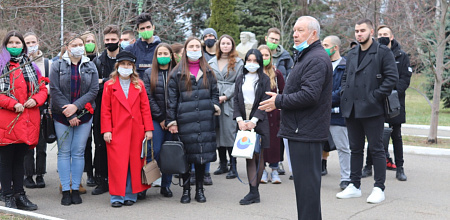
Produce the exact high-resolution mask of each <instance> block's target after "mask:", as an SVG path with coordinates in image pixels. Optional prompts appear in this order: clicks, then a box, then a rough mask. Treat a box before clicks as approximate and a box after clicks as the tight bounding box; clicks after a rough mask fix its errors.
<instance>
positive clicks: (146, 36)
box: [139, 30, 153, 40]
mask: <svg viewBox="0 0 450 220" xmlns="http://www.w3.org/2000/svg"><path fill="white" fill-rule="evenodd" d="M139 35H140V36H141V37H142V38H144V39H145V40H148V39H150V38H152V37H153V30H151V31H142V32H140V33H139Z"/></svg>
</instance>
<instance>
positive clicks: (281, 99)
mask: <svg viewBox="0 0 450 220" xmlns="http://www.w3.org/2000/svg"><path fill="white" fill-rule="evenodd" d="M294 62H295V64H294V67H293V69H292V71H291V73H290V74H289V76H288V78H287V79H286V85H285V87H284V91H283V94H281V95H278V96H277V98H276V99H275V105H276V107H277V108H279V109H281V126H280V131H279V132H278V136H279V137H283V138H287V139H289V140H294V141H302V142H322V141H326V140H328V133H329V132H328V131H329V129H330V118H331V89H332V80H333V79H332V78H333V67H332V65H331V60H330V57H329V56H328V54H327V53H326V52H325V49H323V47H322V45H321V44H320V40H317V41H315V42H314V43H312V44H311V45H310V46H309V47H308V48H306V49H304V50H303V51H302V52H301V53H299V54H297V55H296V58H295V59H294Z"/></svg>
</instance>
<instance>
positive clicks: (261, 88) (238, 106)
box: [233, 73, 270, 148]
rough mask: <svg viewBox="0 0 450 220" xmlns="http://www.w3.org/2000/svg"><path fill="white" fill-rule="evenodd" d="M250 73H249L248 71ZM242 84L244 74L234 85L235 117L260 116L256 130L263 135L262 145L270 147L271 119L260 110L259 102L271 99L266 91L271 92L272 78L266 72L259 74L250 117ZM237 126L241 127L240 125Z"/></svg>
mask: <svg viewBox="0 0 450 220" xmlns="http://www.w3.org/2000/svg"><path fill="white" fill-rule="evenodd" d="M247 74H249V73H247ZM242 84H244V75H243V74H241V75H239V76H238V78H237V79H236V82H235V87H234V94H235V97H234V112H233V119H236V118H237V117H242V119H244V120H250V119H251V118H252V117H256V118H258V119H259V120H258V123H256V127H255V132H256V133H258V134H259V135H261V147H262V148H269V147H270V127H269V119H268V117H267V113H266V112H265V111H262V110H259V109H258V107H259V103H260V102H262V101H264V100H267V99H269V98H270V97H269V96H268V95H266V92H270V79H269V77H268V76H267V75H266V74H264V73H263V74H260V75H259V82H258V85H257V87H256V91H255V101H254V102H253V107H252V111H251V112H250V118H246V114H245V104H244V95H243V93H242ZM236 127H237V128H239V126H237V124H236Z"/></svg>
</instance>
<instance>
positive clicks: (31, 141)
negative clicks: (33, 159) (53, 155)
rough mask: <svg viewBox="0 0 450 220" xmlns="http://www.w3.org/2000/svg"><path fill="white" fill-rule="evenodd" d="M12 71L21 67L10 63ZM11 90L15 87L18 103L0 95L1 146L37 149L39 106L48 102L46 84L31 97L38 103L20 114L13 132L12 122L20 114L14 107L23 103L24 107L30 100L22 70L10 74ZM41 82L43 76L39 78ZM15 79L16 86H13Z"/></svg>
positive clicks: (14, 92)
mask: <svg viewBox="0 0 450 220" xmlns="http://www.w3.org/2000/svg"><path fill="white" fill-rule="evenodd" d="M10 64H11V65H10V69H14V68H16V67H19V64H18V63H13V62H11V63H10ZM9 78H10V88H11V87H13V86H14V90H13V91H12V94H14V96H15V97H16V98H17V100H18V102H17V101H16V100H14V99H13V98H11V97H9V96H6V95H4V94H0V146H6V145H10V144H23V143H24V144H27V145H30V146H31V147H35V146H36V144H37V143H38V140H39V129H40V124H41V116H40V113H39V106H41V105H43V104H44V103H45V100H47V93H48V92H47V88H46V87H45V85H44V83H41V84H40V86H39V91H38V92H37V93H36V94H34V95H33V96H31V98H32V99H34V100H35V101H36V103H37V105H36V106H35V107H33V108H25V109H24V111H23V112H22V114H20V116H19V119H18V120H17V122H16V124H15V125H14V128H13V129H12V130H11V127H12V125H10V124H11V122H12V121H13V120H15V118H16V117H17V115H18V114H19V113H16V110H15V109H14V105H16V104H17V103H21V104H22V105H23V104H25V102H26V101H27V100H28V97H30V95H31V91H29V92H27V83H26V82H25V79H24V77H23V74H22V70H21V69H17V70H16V71H14V72H13V73H10V77H9ZM38 78H39V80H40V78H41V76H38ZM13 79H15V80H14V85H13Z"/></svg>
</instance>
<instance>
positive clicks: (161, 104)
mask: <svg viewBox="0 0 450 220" xmlns="http://www.w3.org/2000/svg"><path fill="white" fill-rule="evenodd" d="M151 73H152V68H151V67H150V68H148V69H147V70H145V72H144V76H143V79H142V80H143V81H144V85H145V90H146V91H147V96H148V101H149V102H150V109H151V111H152V118H153V120H156V121H157V122H158V123H161V122H162V121H164V120H166V86H167V85H166V84H167V77H168V70H158V82H156V87H155V92H152V91H151V89H150V88H151V87H150V82H151Z"/></svg>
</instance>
